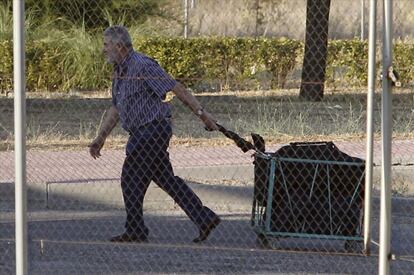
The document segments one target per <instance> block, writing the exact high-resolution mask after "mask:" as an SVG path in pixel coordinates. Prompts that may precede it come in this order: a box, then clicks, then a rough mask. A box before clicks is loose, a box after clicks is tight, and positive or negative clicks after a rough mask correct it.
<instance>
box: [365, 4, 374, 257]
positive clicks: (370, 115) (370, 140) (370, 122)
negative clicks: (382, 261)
mask: <svg viewBox="0 0 414 275" xmlns="http://www.w3.org/2000/svg"><path fill="white" fill-rule="evenodd" d="M369 11H370V12H369V37H368V94H367V148H366V162H365V165H366V166H365V167H366V168H365V199H364V201H365V207H364V251H365V254H366V255H370V253H371V249H370V244H371V210H372V193H371V191H372V178H373V176H372V175H373V167H374V165H373V163H374V160H373V159H374V94H375V80H376V69H375V62H376V61H375V59H376V56H375V55H376V49H377V0H370V9H369Z"/></svg>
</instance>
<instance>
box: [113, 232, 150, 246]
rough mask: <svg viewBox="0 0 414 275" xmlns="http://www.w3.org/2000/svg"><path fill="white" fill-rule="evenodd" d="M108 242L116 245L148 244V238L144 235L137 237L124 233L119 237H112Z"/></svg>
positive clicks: (133, 234)
mask: <svg viewBox="0 0 414 275" xmlns="http://www.w3.org/2000/svg"><path fill="white" fill-rule="evenodd" d="M109 241H110V242H116V243H131V242H134V243H144V242H148V237H147V236H145V235H137V234H135V233H128V232H125V233H123V234H121V235H119V236H115V237H112V238H111V239H110V240H109Z"/></svg>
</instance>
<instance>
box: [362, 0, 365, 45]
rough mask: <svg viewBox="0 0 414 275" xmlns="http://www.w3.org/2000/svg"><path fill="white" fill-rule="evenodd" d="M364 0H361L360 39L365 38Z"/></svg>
mask: <svg viewBox="0 0 414 275" xmlns="http://www.w3.org/2000/svg"><path fill="white" fill-rule="evenodd" d="M364 2H365V0H361V41H364V40H365V3H364Z"/></svg>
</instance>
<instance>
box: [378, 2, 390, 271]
mask: <svg viewBox="0 0 414 275" xmlns="http://www.w3.org/2000/svg"><path fill="white" fill-rule="evenodd" d="M383 6H384V10H383V28H384V34H383V64H382V75H383V78H382V103H381V104H382V106H381V108H382V121H381V128H382V129H381V132H382V170H381V214H380V251H379V274H380V275H388V274H389V273H390V259H391V254H390V239H391V139H392V104H391V103H392V94H391V93H392V85H391V83H392V82H391V80H390V79H389V73H390V69H391V68H392V20H393V18H392V0H384V2H383Z"/></svg>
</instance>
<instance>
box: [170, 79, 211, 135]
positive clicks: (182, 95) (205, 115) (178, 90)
mask: <svg viewBox="0 0 414 275" xmlns="http://www.w3.org/2000/svg"><path fill="white" fill-rule="evenodd" d="M172 91H173V92H174V94H175V95H176V96H177V97H178V99H180V100H181V101H182V102H183V103H184V104H185V105H187V106H188V107H189V108H190V109H191V111H192V112H193V113H194V114H196V115H197V116H198V117H199V118H200V119H201V120H202V121H203V122H204V124H205V125H206V128H207V129H208V130H210V131H215V130H218V126H217V124H216V120H215V119H214V118H213V116H212V115H211V114H210V113H209V112H207V111H206V110H204V109H203V106H201V104H200V102H199V101H198V100H197V99H196V98H195V97H194V96H193V95H192V94H191V93H190V92H188V91H187V89H186V88H185V87H184V85H183V84H181V83H179V82H177V84H176V85H175V86H174V88H173V89H172Z"/></svg>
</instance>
